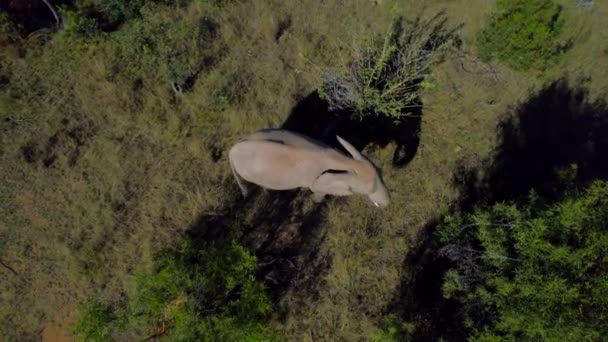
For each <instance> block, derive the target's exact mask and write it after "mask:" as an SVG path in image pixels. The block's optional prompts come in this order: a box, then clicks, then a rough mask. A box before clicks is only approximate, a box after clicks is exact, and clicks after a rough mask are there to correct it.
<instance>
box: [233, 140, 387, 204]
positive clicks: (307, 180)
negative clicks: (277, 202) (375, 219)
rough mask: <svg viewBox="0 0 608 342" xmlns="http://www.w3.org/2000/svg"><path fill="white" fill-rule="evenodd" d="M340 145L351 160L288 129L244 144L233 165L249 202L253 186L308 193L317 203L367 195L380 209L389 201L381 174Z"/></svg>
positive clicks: (236, 150) (345, 144) (353, 150)
mask: <svg viewBox="0 0 608 342" xmlns="http://www.w3.org/2000/svg"><path fill="white" fill-rule="evenodd" d="M337 138H338V141H339V142H340V144H342V146H343V147H344V148H345V149H346V150H347V151H348V152H349V153H350V155H351V156H352V158H351V157H348V156H346V155H344V154H343V153H341V152H339V151H337V150H335V149H333V148H331V147H329V146H327V145H326V144H324V143H322V142H320V141H317V140H314V139H312V138H309V137H306V136H304V135H301V134H297V133H294V132H291V131H287V130H280V129H267V130H261V131H258V132H255V133H253V134H251V135H249V136H247V137H244V138H243V139H241V140H240V141H239V142H238V143H236V144H235V145H234V146H233V147H232V148H231V149H230V152H229V156H228V158H229V159H230V166H231V168H232V172H233V174H234V177H235V178H236V180H237V183H238V185H239V187H240V188H241V192H242V194H243V196H244V197H247V195H248V193H249V185H250V183H253V184H257V185H259V186H261V187H263V188H265V189H270V190H289V189H295V188H309V189H310V190H311V191H312V192H313V193H314V194H313V200H314V201H315V202H321V201H322V200H323V199H324V198H325V196H326V195H334V196H348V195H352V194H354V193H358V194H365V195H368V196H369V198H370V200H371V201H372V202H373V203H374V204H375V205H376V206H377V207H385V206H387V205H388V204H389V202H390V196H389V192H388V190H387V188H386V186H385V185H384V182H383V180H382V178H381V176H380V174H379V172H378V170H377V169H376V167H375V166H374V165H373V164H372V163H371V162H370V161H369V160H368V159H367V158H365V157H364V156H363V155H362V154H361V153H359V151H357V149H356V148H354V147H353V146H352V145H351V144H350V143H348V142H347V141H346V140H344V139H342V138H341V137H339V136H337Z"/></svg>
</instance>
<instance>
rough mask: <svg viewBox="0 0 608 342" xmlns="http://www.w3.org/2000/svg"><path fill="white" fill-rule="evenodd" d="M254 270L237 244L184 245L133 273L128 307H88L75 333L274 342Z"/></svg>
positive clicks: (85, 337) (268, 307) (265, 299)
mask: <svg viewBox="0 0 608 342" xmlns="http://www.w3.org/2000/svg"><path fill="white" fill-rule="evenodd" d="M256 269H257V265H256V258H255V257H254V256H252V255H251V254H249V252H247V251H246V250H245V249H244V248H243V247H242V246H240V245H238V244H237V243H235V242H233V243H231V244H227V245H221V246H213V247H207V248H204V249H194V248H193V247H192V246H191V244H190V243H187V242H183V243H181V244H180V245H179V247H178V248H177V249H176V250H173V251H166V252H164V253H162V254H161V255H159V256H158V257H157V258H156V262H155V265H154V269H153V270H151V271H147V272H141V273H140V274H139V275H137V277H136V290H135V293H134V294H133V295H132V296H131V297H130V301H129V303H128V305H127V306H126V308H120V307H118V308H116V309H115V310H114V311H115V312H112V311H111V310H110V308H109V307H107V306H103V305H102V304H100V303H99V302H96V301H93V302H91V303H89V304H87V305H86V306H85V307H84V309H83V311H82V313H81V316H80V319H79V321H78V322H77V324H76V326H75V328H74V330H75V333H76V335H77V336H79V337H80V338H81V339H82V340H85V341H90V340H93V341H102V340H105V339H107V338H109V337H110V336H111V334H119V333H122V334H125V333H126V334H131V335H134V336H140V337H148V336H163V337H167V338H169V340H171V341H235V340H238V341H262V340H264V341H268V340H271V339H275V338H276V337H274V336H273V335H272V333H271V332H270V331H269V330H268V328H266V327H265V326H264V324H263V323H264V321H265V319H266V318H267V317H268V314H269V313H270V311H271V305H270V302H269V299H268V297H267V296H266V293H265V289H264V286H263V284H262V283H260V282H259V281H257V280H256V278H255V271H256Z"/></svg>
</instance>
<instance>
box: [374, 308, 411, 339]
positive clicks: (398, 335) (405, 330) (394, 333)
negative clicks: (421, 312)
mask: <svg viewBox="0 0 608 342" xmlns="http://www.w3.org/2000/svg"><path fill="white" fill-rule="evenodd" d="M378 328H379V329H378V330H377V331H376V332H375V333H374V334H373V335H372V337H371V340H372V341H373V342H396V341H409V340H411V339H412V335H413V333H414V331H415V329H416V326H415V325H414V324H413V323H408V322H403V321H401V320H400V319H399V317H397V315H395V314H388V315H386V316H384V317H382V319H381V320H380V324H379V326H378Z"/></svg>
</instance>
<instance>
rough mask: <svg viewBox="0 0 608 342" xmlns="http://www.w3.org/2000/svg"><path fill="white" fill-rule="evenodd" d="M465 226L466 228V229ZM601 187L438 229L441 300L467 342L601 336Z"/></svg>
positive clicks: (605, 307)
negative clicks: (454, 308)
mask: <svg viewBox="0 0 608 342" xmlns="http://www.w3.org/2000/svg"><path fill="white" fill-rule="evenodd" d="M465 222H466V224H465ZM607 228H608V183H607V182H604V181H596V182H595V183H593V184H592V185H591V186H589V187H588V188H587V189H585V190H584V191H580V192H574V193H573V194H571V195H570V196H568V197H567V198H565V199H563V200H562V201H560V202H558V203H556V204H553V205H551V206H548V207H545V206H544V205H542V204H541V201H540V200H539V199H538V198H537V197H536V196H535V195H532V196H531V197H530V201H529V203H526V204H524V205H515V204H503V203H499V204H496V205H494V206H492V207H491V208H478V209H477V210H476V211H475V212H474V213H472V214H465V215H456V216H454V215H452V216H449V217H448V218H447V219H446V220H445V221H444V224H443V225H442V227H440V229H439V237H440V240H441V241H442V242H443V243H444V244H445V247H443V249H442V253H443V254H444V255H445V256H447V257H448V258H450V259H451V260H452V261H453V262H454V263H455V264H456V265H457V267H456V268H455V269H454V270H452V271H449V272H448V273H447V275H446V277H445V283H444V286H443V290H444V295H445V296H446V297H448V298H453V299H456V300H458V301H460V302H461V303H462V304H463V306H464V308H465V310H464V311H465V312H466V314H465V316H464V317H463V318H462V319H463V322H464V323H463V324H464V325H465V326H467V327H468V328H470V329H471V332H472V337H473V340H478V341H498V340H502V339H505V340H509V341H510V340H513V341H515V340H518V341H523V340H530V341H538V340H551V341H558V340H564V341H598V340H600V339H601V338H603V337H605V336H606V334H608V326H607V325H606V322H607V321H608V230H607Z"/></svg>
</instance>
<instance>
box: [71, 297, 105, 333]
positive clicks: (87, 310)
mask: <svg viewBox="0 0 608 342" xmlns="http://www.w3.org/2000/svg"><path fill="white" fill-rule="evenodd" d="M114 319H115V317H114V316H113V314H112V310H111V308H110V307H109V306H106V305H103V304H101V303H99V302H97V301H94V300H93V301H89V302H88V303H86V304H85V305H84V307H83V309H82V312H81V314H80V317H79V319H78V321H77V322H76V324H75V326H74V335H76V336H77V337H78V338H79V339H80V340H82V341H93V342H95V341H107V340H108V339H109V338H110V332H111V329H112V325H111V324H112V321H113V320H114Z"/></svg>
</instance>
